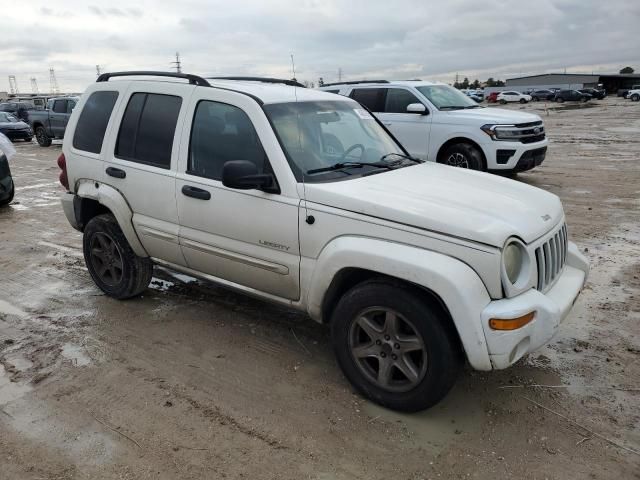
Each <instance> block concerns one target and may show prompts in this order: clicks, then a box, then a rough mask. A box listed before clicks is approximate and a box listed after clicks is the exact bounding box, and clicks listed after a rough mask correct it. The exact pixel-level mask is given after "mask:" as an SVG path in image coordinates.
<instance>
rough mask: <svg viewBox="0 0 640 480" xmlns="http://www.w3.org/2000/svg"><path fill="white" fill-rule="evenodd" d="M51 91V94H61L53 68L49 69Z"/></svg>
mask: <svg viewBox="0 0 640 480" xmlns="http://www.w3.org/2000/svg"><path fill="white" fill-rule="evenodd" d="M49 89H50V90H51V93H54V94H57V93H59V91H58V80H57V79H56V72H55V70H54V69H53V68H50V69H49Z"/></svg>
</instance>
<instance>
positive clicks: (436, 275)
mask: <svg viewBox="0 0 640 480" xmlns="http://www.w3.org/2000/svg"><path fill="white" fill-rule="evenodd" d="M344 268H362V269H365V270H371V271H374V272H378V273H381V274H384V275H389V276H392V277H396V278H399V279H402V280H406V281H407V282H411V283H414V284H416V285H420V286H422V287H425V288H427V289H429V290H431V291H432V292H433V293H435V294H436V295H438V296H439V297H440V299H441V300H442V302H443V303H444V304H445V306H446V307H447V309H448V310H449V313H450V314H451V317H452V319H453V322H454V324H455V328H456V330H457V332H458V335H459V337H460V340H461V342H462V345H463V347H464V350H465V353H466V355H467V358H468V360H469V363H470V364H471V365H472V367H473V368H474V369H476V370H491V361H490V359H489V354H488V350H487V344H486V339H485V336H484V332H483V329H482V325H481V318H480V314H481V312H482V311H483V309H484V308H485V307H486V306H487V305H488V304H489V302H490V300H491V299H490V297H489V294H488V293H487V290H486V288H485V286H484V284H483V283H482V280H481V279H480V277H478V275H477V274H476V273H475V272H474V271H473V270H472V269H471V268H470V267H469V266H467V265H465V264H464V263H462V262H461V261H459V260H456V259H454V258H452V257H448V256H446V255H443V254H440V253H436V252H433V251H429V250H423V249H420V248H416V247H411V246H408V245H403V244H399V243H392V242H388V241H382V240H377V239H373V238H366V237H339V238H337V239H335V240H333V241H332V242H330V243H329V244H328V245H327V246H326V247H325V248H324V249H323V250H322V252H321V253H320V256H319V257H318V259H317V261H316V264H315V267H314V268H313V274H312V276H311V281H310V284H309V289H308V293H307V302H308V303H307V304H308V307H307V308H308V313H309V315H311V317H312V318H313V319H315V320H316V321H320V320H321V318H322V305H323V301H324V295H325V293H326V292H327V290H328V288H329V285H330V284H331V281H332V280H333V278H334V277H335V275H336V274H337V273H338V272H339V271H340V270H342V269H344Z"/></svg>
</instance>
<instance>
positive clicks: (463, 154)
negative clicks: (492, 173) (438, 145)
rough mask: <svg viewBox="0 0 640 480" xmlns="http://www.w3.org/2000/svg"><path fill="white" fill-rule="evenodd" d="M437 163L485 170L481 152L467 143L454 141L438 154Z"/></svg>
mask: <svg viewBox="0 0 640 480" xmlns="http://www.w3.org/2000/svg"><path fill="white" fill-rule="evenodd" d="M438 163H443V164H445V165H449V166H451V167H460V168H468V169H469V170H478V171H484V170H485V168H484V162H483V161H482V153H481V152H480V150H478V149H477V148H476V147H474V146H473V145H471V144H469V143H456V144H454V145H451V146H449V147H447V149H446V150H444V151H443V152H442V153H441V154H440V158H439V159H438Z"/></svg>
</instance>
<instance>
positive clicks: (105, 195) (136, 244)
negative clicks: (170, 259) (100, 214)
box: [76, 181, 149, 257]
mask: <svg viewBox="0 0 640 480" xmlns="http://www.w3.org/2000/svg"><path fill="white" fill-rule="evenodd" d="M76 195H78V196H79V197H82V198H91V199H93V200H96V201H97V202H98V203H100V204H102V205H104V206H105V207H107V208H108V209H109V210H111V212H112V213H113V215H114V216H115V217H116V220H117V221H118V225H120V228H121V229H122V233H124V236H125V237H126V238H127V241H128V242H129V245H131V248H132V250H133V251H134V253H135V254H136V255H138V256H139V257H148V256H149V255H148V254H147V252H146V250H145V249H144V247H143V246H142V244H141V243H140V239H139V238H138V235H137V234H136V231H135V229H134V228H133V223H132V221H131V219H132V218H133V212H132V211H131V209H130V208H129V204H128V203H127V201H126V200H125V199H124V197H123V196H122V194H121V193H120V192H118V190H116V189H115V188H113V187H110V186H109V185H105V184H103V183H100V184H98V183H95V182H93V181H84V182H82V181H81V182H79V185H78V188H77V190H76Z"/></svg>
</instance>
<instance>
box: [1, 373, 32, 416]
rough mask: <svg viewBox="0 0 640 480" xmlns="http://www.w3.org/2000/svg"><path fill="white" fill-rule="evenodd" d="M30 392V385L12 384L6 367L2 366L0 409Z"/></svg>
mask: <svg viewBox="0 0 640 480" xmlns="http://www.w3.org/2000/svg"><path fill="white" fill-rule="evenodd" d="M30 391H31V387H30V386H29V385H23V384H20V383H14V382H12V381H11V379H10V378H9V377H8V376H7V374H6V372H5V369H4V365H1V364H0V407H1V406H3V405H6V404H7V403H9V402H13V401H14V400H17V399H18V398H20V397H22V396H23V395H25V394H26V393H28V392H30Z"/></svg>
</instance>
